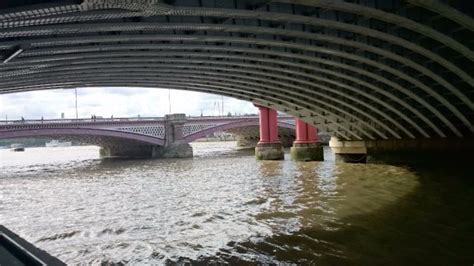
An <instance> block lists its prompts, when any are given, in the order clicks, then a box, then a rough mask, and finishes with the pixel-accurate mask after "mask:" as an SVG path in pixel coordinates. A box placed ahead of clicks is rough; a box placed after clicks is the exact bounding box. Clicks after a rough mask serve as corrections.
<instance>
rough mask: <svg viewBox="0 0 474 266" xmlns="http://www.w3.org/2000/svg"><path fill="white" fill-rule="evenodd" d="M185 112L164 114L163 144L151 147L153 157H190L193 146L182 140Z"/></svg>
mask: <svg viewBox="0 0 474 266" xmlns="http://www.w3.org/2000/svg"><path fill="white" fill-rule="evenodd" d="M185 123H186V115H185V114H169V115H165V145H164V146H155V147H154V148H153V153H152V157H153V158H191V157H193V148H192V147H191V145H189V143H185V142H184V140H183V126H184V124H185Z"/></svg>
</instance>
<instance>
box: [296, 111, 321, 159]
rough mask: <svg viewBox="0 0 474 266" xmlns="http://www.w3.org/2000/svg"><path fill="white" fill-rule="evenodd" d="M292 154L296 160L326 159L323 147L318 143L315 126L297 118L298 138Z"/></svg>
mask: <svg viewBox="0 0 474 266" xmlns="http://www.w3.org/2000/svg"><path fill="white" fill-rule="evenodd" d="M290 154H291V158H292V159H293V160H295V161H324V154H323V147H322V146H320V145H319V144H318V132H317V130H316V128H315V127H314V126H312V125H309V124H308V123H305V122H303V121H301V120H300V119H296V140H295V141H294V142H293V147H291V149H290Z"/></svg>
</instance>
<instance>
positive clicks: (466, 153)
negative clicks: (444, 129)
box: [329, 137, 474, 165]
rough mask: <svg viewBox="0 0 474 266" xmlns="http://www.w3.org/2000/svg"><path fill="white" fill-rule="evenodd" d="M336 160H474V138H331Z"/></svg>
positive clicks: (415, 162)
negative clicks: (360, 139)
mask: <svg viewBox="0 0 474 266" xmlns="http://www.w3.org/2000/svg"><path fill="white" fill-rule="evenodd" d="M329 146H330V147H331V149H332V151H333V152H334V153H335V155H336V161H343V162H352V163H366V162H367V163H386V164H417V165H418V164H433V163H443V164H447V163H450V164H461V163H462V164H465V163H472V154H474V139H473V138H432V139H408V140H399V139H397V140H366V141H341V140H338V139H336V138H334V137H333V138H331V141H330V142H329Z"/></svg>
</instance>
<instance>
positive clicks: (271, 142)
mask: <svg viewBox="0 0 474 266" xmlns="http://www.w3.org/2000/svg"><path fill="white" fill-rule="evenodd" d="M257 108H258V109H259V124H260V141H259V142H258V143H257V147H255V157H256V158H257V160H283V159H284V153H283V147H282V145H281V143H280V140H279V139H278V117H277V116H278V114H277V111H275V110H273V109H270V108H268V107H264V106H257Z"/></svg>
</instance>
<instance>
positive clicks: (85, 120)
mask: <svg viewBox="0 0 474 266" xmlns="http://www.w3.org/2000/svg"><path fill="white" fill-rule="evenodd" d="M163 120H164V118H163V117H114V118H104V117H96V118H77V119H76V118H73V119H70V118H61V119H25V120H18V119H17V120H0V125H12V124H13V125H22V124H65V123H93V122H128V121H163Z"/></svg>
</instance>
